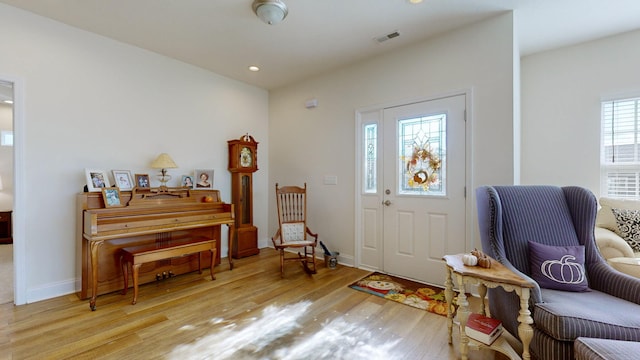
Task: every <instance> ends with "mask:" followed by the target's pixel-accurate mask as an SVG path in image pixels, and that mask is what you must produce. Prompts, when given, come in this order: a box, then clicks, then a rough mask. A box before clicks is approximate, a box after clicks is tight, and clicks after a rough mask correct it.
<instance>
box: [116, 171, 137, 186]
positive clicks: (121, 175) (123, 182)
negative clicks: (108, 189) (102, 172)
mask: <svg viewBox="0 0 640 360" xmlns="http://www.w3.org/2000/svg"><path fill="white" fill-rule="evenodd" d="M111 172H112V173H113V180H114V181H115V182H116V186H117V187H119V188H120V190H131V189H133V178H131V171H129V170H112V171H111Z"/></svg>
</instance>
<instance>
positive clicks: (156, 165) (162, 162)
mask: <svg viewBox="0 0 640 360" xmlns="http://www.w3.org/2000/svg"><path fill="white" fill-rule="evenodd" d="M177 167H178V165H176V163H175V162H174V161H173V159H172V158H171V156H169V154H167V153H162V154H160V155H158V157H157V158H156V159H155V160H153V162H152V163H151V168H152V169H161V170H160V174H158V180H160V187H161V188H166V187H167V181H169V180H171V175H168V174H167V169H175V168H177Z"/></svg>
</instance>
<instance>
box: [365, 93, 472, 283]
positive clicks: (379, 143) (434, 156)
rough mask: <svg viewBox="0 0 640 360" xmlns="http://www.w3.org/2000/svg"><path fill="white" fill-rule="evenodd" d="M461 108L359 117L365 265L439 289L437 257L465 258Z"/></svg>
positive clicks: (444, 102)
mask: <svg viewBox="0 0 640 360" xmlns="http://www.w3.org/2000/svg"><path fill="white" fill-rule="evenodd" d="M465 102H466V100H465V95H457V96H451V97H446V98H442V99H436V100H429V101H424V102H419V103H414V104H408V105H402V106H397V107H391V108H386V109H383V110H381V111H377V112H375V111H374V112H369V113H365V114H363V116H362V120H363V125H364V126H363V127H362V128H363V135H364V142H363V145H364V146H363V149H364V151H363V153H364V155H365V156H363V157H362V159H363V161H364V162H365V164H364V166H363V167H361V168H362V169H363V173H362V175H361V177H362V178H363V189H364V191H363V192H362V195H361V201H360V204H361V206H360V207H361V209H360V211H361V215H360V216H361V221H360V224H361V225H360V226H361V229H360V232H359V234H360V238H361V240H360V248H359V251H360V259H361V263H362V265H363V266H365V267H370V268H376V269H380V270H382V271H384V272H386V273H389V274H394V275H398V276H402V277H406V278H411V279H416V280H421V281H424V282H428V283H432V284H442V283H443V282H444V277H445V272H444V264H443V262H442V256H444V255H446V254H455V253H461V252H464V251H465V243H466V237H465V234H466V228H467V226H466V199H465V184H466V171H465V170H466V136H465V135H466V131H465V129H466V124H465ZM367 123H368V124H367ZM367 130H368V131H369V133H367ZM374 133H375V136H374V135H373V134H374ZM372 138H375V140H373V141H368V140H367V139H372ZM374 153H375V154H374ZM376 154H377V155H376ZM378 176H379V177H380V179H381V181H377V177H378ZM374 178H375V180H372V179H374Z"/></svg>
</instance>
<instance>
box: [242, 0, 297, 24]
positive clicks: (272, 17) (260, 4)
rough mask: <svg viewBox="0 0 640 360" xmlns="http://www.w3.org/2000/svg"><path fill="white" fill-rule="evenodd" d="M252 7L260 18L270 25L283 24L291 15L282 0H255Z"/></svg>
mask: <svg viewBox="0 0 640 360" xmlns="http://www.w3.org/2000/svg"><path fill="white" fill-rule="evenodd" d="M251 6H252V7H253V12H255V13H256V15H257V16H258V18H260V20H262V21H264V22H266V23H267V24H269V25H274V24H277V23H279V22H281V21H282V20H284V18H285V17H287V14H288V13H289V10H288V9H287V5H285V3H283V2H282V1H281V0H254V1H253V4H252V5H251Z"/></svg>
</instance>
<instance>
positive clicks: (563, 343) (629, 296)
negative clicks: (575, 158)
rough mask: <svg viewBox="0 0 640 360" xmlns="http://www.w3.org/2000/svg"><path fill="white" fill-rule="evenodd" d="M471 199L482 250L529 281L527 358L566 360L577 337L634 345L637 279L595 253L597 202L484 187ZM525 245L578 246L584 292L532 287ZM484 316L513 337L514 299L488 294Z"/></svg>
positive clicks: (534, 189)
mask: <svg viewBox="0 0 640 360" xmlns="http://www.w3.org/2000/svg"><path fill="white" fill-rule="evenodd" d="M476 200H477V206H478V223H479V227H480V238H481V241H482V249H483V251H484V252H485V253H486V254H488V255H489V256H491V257H493V258H494V259H496V260H497V261H499V262H500V263H502V264H504V265H505V266H506V267H508V268H510V269H512V270H513V271H515V272H516V273H518V274H519V275H521V276H522V277H524V278H526V279H530V280H531V281H532V282H534V283H536V287H535V288H534V289H533V290H532V293H531V303H530V306H529V308H530V310H531V312H532V316H533V320H534V324H533V327H534V335H533V339H532V341H531V345H530V351H531V354H532V356H533V357H534V358H537V359H542V360H547V359H573V358H574V354H573V342H574V341H575V339H576V338H578V337H586V338H601V339H616V340H627V341H640V305H639V304H640V279H638V278H634V277H632V276H629V275H625V274H623V273H620V272H618V271H616V270H614V269H613V268H611V267H610V266H609V265H608V264H607V262H606V261H605V260H604V259H603V258H602V256H601V255H600V253H599V252H598V248H597V247H596V244H595V240H594V226H595V217H596V210H597V202H596V198H595V196H594V195H593V194H592V193H591V192H590V191H589V190H586V189H583V188H580V187H556V186H493V187H491V186H484V187H480V188H478V189H477V190H476ZM530 242H536V243H538V244H544V245H552V246H564V247H580V245H582V246H584V264H583V270H584V273H585V274H584V275H585V276H584V277H585V278H586V280H584V281H586V282H587V283H588V289H587V291H566V290H558V289H551V288H548V287H547V286H546V285H545V287H541V286H539V285H538V282H536V281H534V280H533V278H532V276H534V275H533V274H532V268H534V267H532V266H531V264H530V260H531V259H530V254H531V253H530V251H532V250H531V249H530V247H533V246H530V245H529V244H530ZM537 247H538V246H536V248H537ZM554 249H555V248H554ZM558 269H560V266H558ZM564 269H565V270H567V269H568V265H567V267H566V268H564ZM540 283H542V282H540ZM489 310H490V313H491V316H492V317H495V318H497V319H500V320H501V321H502V322H503V326H504V328H505V329H506V330H508V331H509V332H510V333H511V334H513V335H514V336H518V332H517V326H518V321H517V316H518V310H519V300H518V297H517V296H516V295H515V294H514V293H510V292H505V291H504V290H502V289H501V288H496V289H489Z"/></svg>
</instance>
